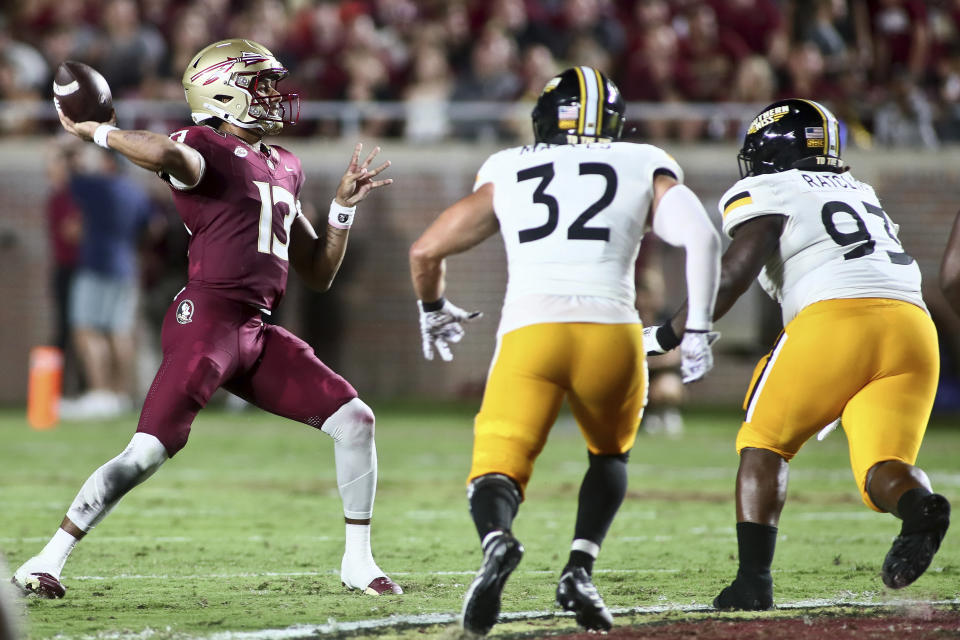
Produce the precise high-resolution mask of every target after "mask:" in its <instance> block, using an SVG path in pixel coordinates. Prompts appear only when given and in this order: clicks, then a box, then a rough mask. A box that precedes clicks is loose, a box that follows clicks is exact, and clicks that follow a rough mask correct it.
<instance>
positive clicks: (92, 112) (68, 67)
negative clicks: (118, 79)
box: [53, 60, 113, 122]
mask: <svg viewBox="0 0 960 640" xmlns="http://www.w3.org/2000/svg"><path fill="white" fill-rule="evenodd" d="M53 101H54V104H56V105H57V107H58V108H59V109H60V110H61V111H63V113H64V115H66V116H67V117H68V118H70V119H71V120H73V121H74V122H86V121H87V120H93V121H94V122H107V121H109V120H110V118H111V117H112V114H113V95H112V94H111V93H110V85H108V84H107V81H106V79H105V78H104V77H103V76H102V75H100V72H98V71H97V70H96V69H94V68H93V67H91V66H89V65H86V64H84V63H82V62H76V61H74V60H67V61H66V62H64V63H62V64H61V65H60V66H59V67H57V73H56V75H55V76H54V78H53Z"/></svg>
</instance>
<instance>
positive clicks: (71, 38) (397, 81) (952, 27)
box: [0, 0, 960, 148]
mask: <svg viewBox="0 0 960 640" xmlns="http://www.w3.org/2000/svg"><path fill="white" fill-rule="evenodd" d="M3 4H4V6H5V7H6V9H5V10H4V11H3V12H2V14H0V99H2V100H4V101H9V102H11V103H15V102H19V101H40V100H46V99H48V98H49V97H50V86H51V78H52V74H53V71H54V70H55V68H56V66H57V65H58V64H59V63H60V62H61V61H63V60H65V59H76V60H81V61H84V62H87V63H89V64H91V65H93V66H94V67H95V68H97V69H98V70H100V71H101V72H102V73H103V74H104V76H106V78H107V80H108V81H109V83H110V85H111V87H112V89H113V92H114V97H115V98H142V99H147V100H173V101H176V100H182V95H183V94H182V90H181V88H180V76H181V74H182V72H183V69H184V68H185V66H186V64H187V63H188V61H189V60H190V58H191V56H192V55H193V54H194V53H195V52H196V51H198V50H199V49H200V48H202V47H203V46H205V45H206V44H208V43H210V42H212V41H215V40H217V39H220V38H226V37H237V36H242V37H248V38H251V39H253V40H256V41H258V42H260V43H262V44H264V45H266V46H267V47H268V48H270V49H271V50H272V51H273V52H274V53H275V54H276V55H277V56H278V57H279V58H280V59H281V60H282V61H284V63H285V64H287V66H288V67H289V68H290V69H291V71H292V74H291V76H290V79H289V81H288V90H290V89H295V90H296V91H298V92H299V93H300V94H301V96H302V97H303V98H304V99H305V100H314V101H317V100H319V101H341V102H345V103H348V104H350V105H353V106H358V107H362V108H360V109H358V110H357V113H358V114H360V116H359V119H360V120H361V121H362V127H363V129H364V130H365V133H369V134H373V135H390V136H404V137H407V138H409V139H412V140H415V141H429V140H439V139H445V138H447V137H449V136H455V137H460V138H467V139H470V138H484V137H485V138H494V139H510V138H522V137H524V136H528V135H529V134H528V133H527V128H528V124H527V121H526V117H525V116H526V112H525V111H524V112H523V114H522V116H523V117H520V115H519V112H518V115H517V116H516V117H507V118H502V117H489V116H484V115H483V112H481V113H480V115H478V116H477V117H467V118H450V117H449V113H450V109H448V108H447V105H448V104H450V103H457V102H461V103H472V102H477V101H495V102H513V101H517V100H521V101H522V100H532V99H533V98H534V97H535V96H536V95H537V94H538V93H539V92H540V90H541V89H542V88H543V85H544V84H545V82H546V80H547V79H549V78H550V77H551V76H552V75H553V74H554V73H556V72H557V71H558V70H561V69H563V68H565V67H567V66H570V65H573V64H587V65H592V66H594V67H597V68H600V69H602V70H604V71H606V72H607V73H608V74H609V75H610V76H611V77H612V78H613V79H614V80H615V81H616V82H617V83H618V84H619V86H620V87H621V89H622V91H623V93H624V96H625V97H626V99H627V100H628V101H631V102H637V103H643V104H647V105H650V106H652V107H656V106H661V107H663V106H683V105H691V104H693V105H717V104H723V103H750V104H751V108H750V109H746V110H745V112H747V113H752V111H753V109H754V108H755V105H756V104H759V103H766V102H769V101H772V100H774V99H777V98H781V97H788V96H790V97H792V96H803V97H811V98H815V99H818V100H821V101H823V102H825V103H827V104H828V105H830V106H831V107H833V110H834V111H835V112H837V113H838V115H840V116H841V117H842V119H843V120H844V122H845V123H846V125H847V135H848V138H849V140H850V141H851V142H852V143H853V144H855V145H858V146H864V147H868V146H871V145H873V144H881V145H901V146H902V145H907V146H920V147H927V148H930V147H935V146H937V145H938V144H940V143H942V142H950V141H956V140H958V139H960V0H346V1H342V2H332V1H327V0H71V1H69V2H64V1H63V0H13V1H12V2H5V3H3ZM386 103H396V104H400V105H403V106H404V112H403V114H402V117H398V116H397V114H396V112H388V111H383V110H379V111H378V109H377V108H376V107H377V105H378V104H386ZM8 104H9V103H8ZM3 113H4V114H6V115H0V132H4V131H5V132H8V133H9V132H20V131H23V130H29V129H31V128H33V129H38V128H39V129H43V128H49V127H51V126H52V125H53V124H54V123H51V122H50V121H49V120H47V121H42V120H41V121H37V118H36V117H35V115H34V116H30V117H28V116H24V115H22V114H23V113H25V112H24V111H18V110H16V109H5V110H4V112H3ZM723 113H724V112H723V111H722V110H716V109H713V110H710V109H700V110H696V109H695V110H690V109H687V110H683V109H681V110H671V109H664V108H659V109H657V108H650V109H648V112H647V113H644V112H642V111H641V110H639V109H634V110H633V112H632V113H629V114H628V115H630V116H632V120H633V122H634V123H636V127H637V128H636V129H631V130H630V131H629V132H628V133H629V134H630V135H631V136H638V137H644V138H648V139H665V138H667V139H679V140H685V141H699V140H709V139H735V138H737V137H739V134H740V129H741V128H742V122H740V121H737V119H736V118H734V119H731V118H730V117H729V116H724V115H723ZM18 114H20V115H19V116H18ZM675 114H678V115H675ZM338 126H340V125H339V124H338V123H337V122H336V121H335V120H334V121H327V120H325V119H323V118H314V119H311V118H308V119H307V121H306V122H304V123H303V126H298V128H297V129H296V131H295V133H296V134H297V135H313V134H318V133H321V134H336V133H337V131H336V128H337V127H338Z"/></svg>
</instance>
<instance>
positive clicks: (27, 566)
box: [10, 556, 67, 600]
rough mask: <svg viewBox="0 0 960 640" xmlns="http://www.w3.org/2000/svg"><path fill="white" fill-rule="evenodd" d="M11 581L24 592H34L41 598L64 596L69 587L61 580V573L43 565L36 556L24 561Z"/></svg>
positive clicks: (25, 593)
mask: <svg viewBox="0 0 960 640" xmlns="http://www.w3.org/2000/svg"><path fill="white" fill-rule="evenodd" d="M10 582H11V583H13V585H14V586H15V587H17V588H18V589H20V591H21V592H22V593H23V594H24V595H27V594H30V593H33V594H35V595H37V596H38V597H40V598H48V599H51V600H52V599H55V598H62V597H63V596H64V595H65V594H66V593H67V588H66V587H65V586H63V584H62V583H61V582H60V575H59V573H58V572H55V571H54V570H53V569H51V568H50V567H45V566H42V564H41V563H40V562H39V561H38V559H37V557H36V556H34V557H33V558H30V559H29V560H27V561H26V562H24V563H23V564H22V565H21V566H20V568H19V569H17V571H16V572H15V573H14V574H13V577H12V578H10Z"/></svg>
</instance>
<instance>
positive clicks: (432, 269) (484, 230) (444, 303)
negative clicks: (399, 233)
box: [410, 183, 500, 361]
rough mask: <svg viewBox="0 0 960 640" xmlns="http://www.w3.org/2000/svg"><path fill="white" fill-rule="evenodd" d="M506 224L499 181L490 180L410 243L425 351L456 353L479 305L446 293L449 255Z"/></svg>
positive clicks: (443, 355) (430, 357)
mask: <svg viewBox="0 0 960 640" xmlns="http://www.w3.org/2000/svg"><path fill="white" fill-rule="evenodd" d="M499 228H500V223H499V222H497V216H496V215H495V214H494V212H493V184H491V183H487V184H485V185H483V186H482V187H480V188H479V189H477V190H476V191H475V192H473V193H472V194H470V195H469V196H466V197H465V198H461V199H460V200H459V201H457V202H456V203H454V204H453V205H451V206H450V207H448V208H447V209H446V210H444V212H443V213H441V214H440V216H439V217H437V219H436V220H434V221H433V224H431V225H430V226H429V227H428V228H427V230H426V231H424V232H423V235H421V236H420V237H419V238H418V239H417V241H416V242H414V243H413V245H412V246H411V247H410V278H411V280H413V290H414V291H415V292H416V294H417V307H418V309H419V310H420V338H421V341H422V343H423V357H424V358H426V359H427V360H433V354H434V352H436V353H439V354H440V358H441V359H443V360H446V361H450V360H452V359H453V353H452V352H451V351H450V343H455V342H459V341H460V339H461V338H462V337H463V325H462V323H463V322H467V321H470V320H475V319H476V318H479V317H480V316H481V315H483V314H481V313H480V312H479V311H473V312H470V311H465V310H463V309H461V308H460V307H458V306H456V305H455V304H453V303H451V302H450V301H448V300H446V299H445V298H444V297H443V293H444V290H445V289H446V283H445V282H444V274H445V271H446V260H445V259H446V257H447V256H450V255H454V254H456V253H461V252H463V251H466V250H467V249H469V248H471V247H473V246H475V245H477V244H479V243H481V242H483V241H484V240H485V239H487V238H489V237H490V236H492V235H493V234H494V233H496V232H497V230H498V229H499Z"/></svg>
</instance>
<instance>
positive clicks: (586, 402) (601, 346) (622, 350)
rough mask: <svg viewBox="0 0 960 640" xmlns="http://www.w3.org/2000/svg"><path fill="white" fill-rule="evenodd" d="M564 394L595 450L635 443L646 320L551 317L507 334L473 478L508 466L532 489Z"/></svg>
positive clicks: (478, 427)
mask: <svg viewBox="0 0 960 640" xmlns="http://www.w3.org/2000/svg"><path fill="white" fill-rule="evenodd" d="M564 396H566V397H567V400H568V402H569V403H570V409H571V410H572V412H573V415H574V417H575V418H576V420H577V423H578V424H579V425H580V431H581V432H582V433H583V437H584V438H585V439H586V441H587V447H588V449H589V450H590V451H591V452H592V453H594V454H597V455H616V454H621V453H625V452H627V451H629V450H630V448H631V447H633V442H634V440H635V439H636V437H637V428H638V426H639V422H640V415H641V412H642V411H643V407H644V405H645V404H646V399H647V365H646V358H645V356H644V350H643V325H641V324H593V323H545V324H534V325H530V326H527V327H521V328H520V329H516V330H514V331H510V332H509V333H506V334H505V335H503V336H502V337H501V338H500V341H499V343H498V346H497V352H496V354H495V355H494V359H493V364H492V365H491V368H490V375H489V376H488V378H487V386H486V389H485V391H484V394H483V403H482V405H481V407H480V412H479V413H478V414H477V417H476V420H475V425H474V443H473V466H472V468H471V470H470V476H469V478H468V479H467V481H468V482H469V481H470V480H472V479H473V478H476V477H478V476H482V475H485V474H488V473H502V474H504V475H506V476H509V477H510V478H513V479H514V480H515V481H516V482H517V484H518V485H519V486H520V488H521V491H523V490H525V488H526V485H527V482H528V481H529V480H530V475H531V473H532V472H533V463H534V460H536V458H537V456H538V455H539V454H540V451H541V450H542V449H543V446H544V444H545V443H546V441H547V435H548V434H549V432H550V428H551V427H552V426H553V423H554V421H555V420H556V418H557V413H558V412H559V410H560V404H561V403H562V402H563V398H564Z"/></svg>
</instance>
